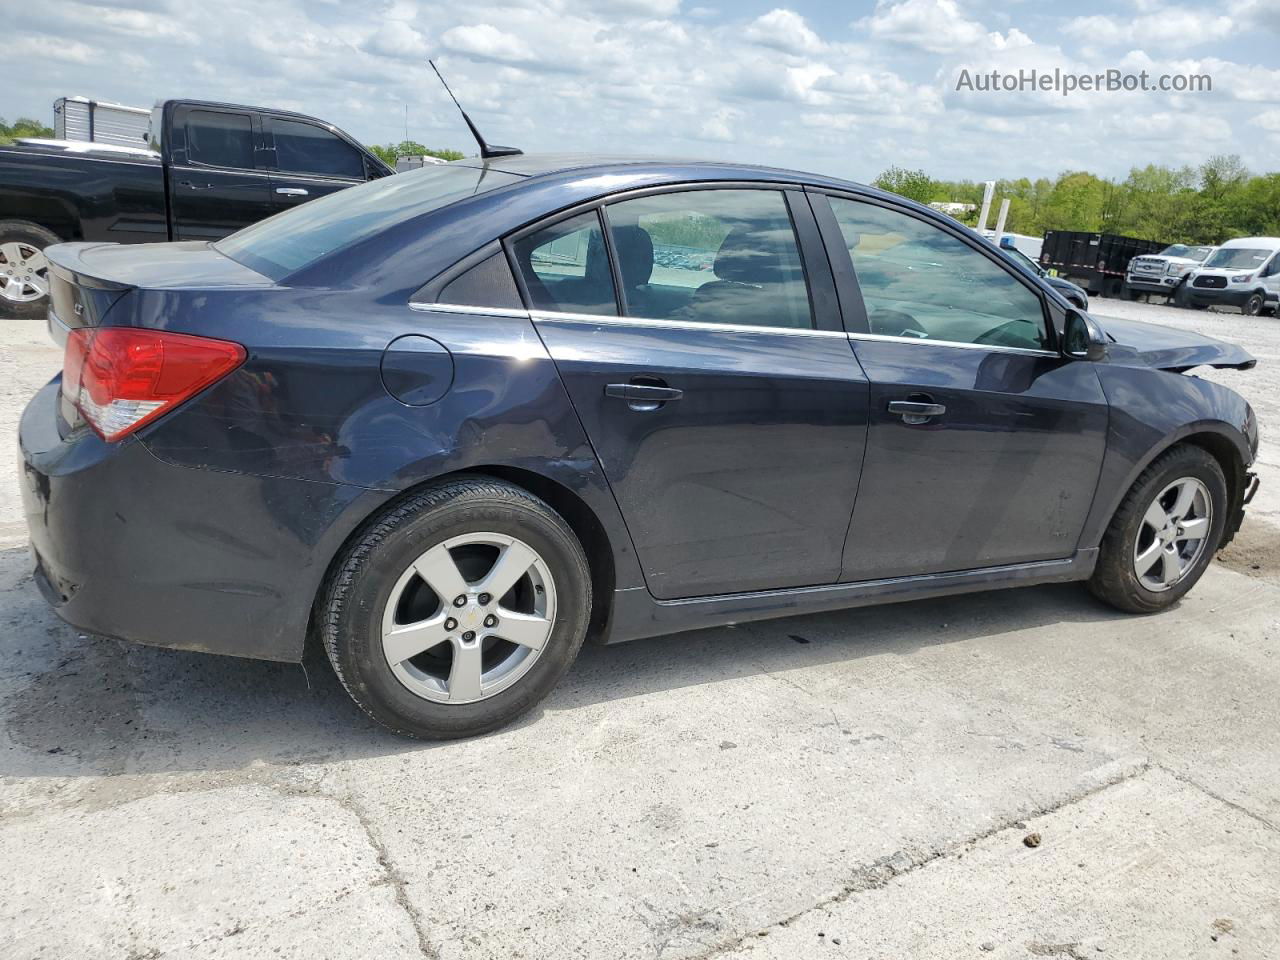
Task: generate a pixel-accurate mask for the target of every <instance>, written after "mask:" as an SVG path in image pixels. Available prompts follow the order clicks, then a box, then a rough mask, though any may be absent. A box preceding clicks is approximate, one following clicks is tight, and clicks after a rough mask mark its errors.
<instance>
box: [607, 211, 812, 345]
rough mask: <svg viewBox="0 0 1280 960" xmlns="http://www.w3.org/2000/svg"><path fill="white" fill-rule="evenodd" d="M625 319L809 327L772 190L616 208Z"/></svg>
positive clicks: (787, 230) (790, 243)
mask: <svg viewBox="0 0 1280 960" xmlns="http://www.w3.org/2000/svg"><path fill="white" fill-rule="evenodd" d="M606 211H607V213H608V215H609V228H610V230H611V231H612V232H613V246H614V249H615V250H616V251H617V257H618V267H619V272H620V273H621V275H622V282H623V288H624V291H623V292H624V298H625V299H624V302H625V306H626V311H627V314H628V315H629V316H635V317H646V318H651V319H657V320H676V321H686V322H697V323H730V324H745V325H748V326H757V327H799V328H810V327H812V326H813V315H812V312H811V310H810V307H809V290H808V287H807V285H806V283H805V277H804V269H803V267H802V266H801V260H800V249H799V246H798V245H797V243H796V236H795V232H794V230H793V229H792V226H791V215H790V213H789V211H788V210H787V202H786V199H785V198H784V197H783V195H782V194H781V193H780V192H778V191H776V190H689V191H684V192H681V193H662V194H657V195H655V196H650V197H640V198H637V199H635V200H623V201H621V202H618V203H613V204H610V205H609V206H608V207H607V208H606Z"/></svg>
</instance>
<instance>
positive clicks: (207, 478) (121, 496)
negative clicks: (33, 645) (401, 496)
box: [19, 382, 386, 660]
mask: <svg viewBox="0 0 1280 960" xmlns="http://www.w3.org/2000/svg"><path fill="white" fill-rule="evenodd" d="M57 392H58V384H57V383H56V382H54V383H51V384H49V385H48V386H46V387H45V388H44V389H42V390H41V391H40V392H39V393H38V394H36V396H35V397H34V398H33V399H32V401H31V402H30V403H29V404H28V406H27V408H26V410H25V411H24V413H23V416H22V421H21V424H20V428H19V448H20V456H21V462H20V464H19V469H20V478H19V483H20V486H21V489H22V499H23V509H24V512H25V514H26V521H27V528H28V531H29V534H30V538H31V549H32V555H33V562H34V568H35V580H36V582H37V584H38V585H39V587H40V589H41V592H42V593H43V594H44V596H45V598H46V599H47V600H48V601H49V603H50V604H51V606H52V607H53V609H54V610H55V612H56V613H57V614H58V616H59V617H61V618H62V619H63V620H66V621H67V622H68V623H70V624H72V625H73V626H75V627H77V628H79V629H81V630H84V631H85V632H88V633H94V634H100V635H104V636H109V637H116V638H119V639H123V640H131V641H135V642H138V643H145V644H151V645H154V646H162V647H174V648H179V649H184V650H199V651H204V652H209V653H224V654H230V655H233V656H241V657H255V658H262V659H268V660H298V659H300V658H301V656H302V650H303V644H304V640H305V636H306V630H307V624H308V620H309V618H310V613H311V605H312V601H313V599H314V597H315V594H316V591H317V589H318V587H319V585H320V583H321V580H322V579H323V576H324V572H325V570H326V568H327V566H328V563H329V560H330V558H331V557H332V556H333V555H334V554H335V552H336V550H337V549H338V546H339V545H340V544H341V542H342V540H343V539H344V538H345V535H346V532H348V531H349V529H351V528H352V527H353V526H354V524H355V523H356V522H357V520H356V519H354V518H355V517H357V516H364V515H365V511H366V501H367V500H368V499H369V498H371V497H375V496H376V498H377V499H378V500H381V499H385V497H386V494H377V495H375V494H373V492H371V491H367V490H364V489H363V488H359V487H350V486H345V485H338V484H324V483H313V482H307V481H301V480H281V479H277V478H271V477H256V476H245V475H239V474H231V473H224V472H217V471H213V470H202V469H193V468H189V467H180V466H174V465H171V464H168V463H165V462H163V461H161V460H159V459H158V458H157V457H155V456H154V455H152V454H151V453H150V452H149V451H148V450H147V448H146V446H145V445H144V444H143V442H142V441H140V440H138V439H128V440H125V441H124V442H122V443H119V444H107V443H104V442H103V441H102V440H101V439H99V438H98V436H97V435H96V434H94V433H92V432H91V431H89V430H86V429H84V428H80V429H78V430H75V431H71V432H70V433H68V434H67V435H66V437H65V439H64V438H63V437H62V435H61V431H60V427H61V429H62V430H65V429H66V427H65V424H62V425H60V424H59V422H58V416H57V402H58V399H57ZM368 509H372V507H371V506H369V507H368Z"/></svg>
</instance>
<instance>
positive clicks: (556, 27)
mask: <svg viewBox="0 0 1280 960" xmlns="http://www.w3.org/2000/svg"><path fill="white" fill-rule="evenodd" d="M698 2H699V0H689V2H688V3H685V4H681V3H680V2H678V0H473V2H472V3H470V4H468V5H466V6H457V5H448V4H439V3H428V2H426V0H354V3H352V2H351V0H347V3H348V5H346V6H344V5H340V4H338V3H337V2H336V0H326V2H317V0H273V3H272V4H271V8H270V15H269V16H264V15H263V13H262V7H261V4H260V0H218V3H217V4H210V3H208V2H201V0H93V3H92V4H88V3H81V2H78V0H59V2H57V3H45V4H40V5H36V6H33V7H31V8H30V9H29V10H24V12H23V24H22V29H21V30H20V31H18V33H16V34H15V35H14V36H13V38H12V39H11V40H10V42H9V45H8V46H7V47H6V48H5V52H4V57H5V61H4V62H5V64H6V66H12V67H13V68H14V69H16V70H18V71H20V74H21V76H23V78H24V80H23V83H21V84H7V85H3V86H0V116H5V117H8V118H10V119H12V118H13V117H15V116H18V115H24V114H25V115H33V116H44V117H49V118H51V110H50V104H51V103H52V101H53V100H54V99H55V98H56V97H58V96H62V95H66V94H74V93H83V94H86V95H89V96H94V97H98V98H100V99H107V100H118V101H121V102H124V103H135V104H139V105H142V106H149V105H150V104H151V103H152V102H153V101H154V99H155V98H156V97H157V96H164V95H167V94H171V93H176V94H181V95H187V96H196V97H204V98H209V99H218V100H226V101H229V102H252V103H263V104H267V105H278V106H281V107H287V108H292V109H296V110H299V111H301V112H304V113H308V114H312V115H315V116H320V117H323V118H325V119H328V120H331V121H333V122H335V123H337V124H338V125H340V126H342V127H343V128H344V129H346V130H347V131H348V132H349V133H351V134H352V135H354V136H356V137H357V138H359V139H362V140H364V141H365V142H373V143H387V142H397V141H399V140H401V139H403V138H404V136H405V119H406V118H405V107H406V105H407V106H408V107H409V111H408V112H409V117H408V121H409V131H408V133H409V137H410V138H411V139H414V140H418V141H420V142H422V143H426V144H429V145H431V146H440V147H456V148H461V149H463V150H468V151H470V150H472V149H474V147H473V145H472V144H471V142H470V139H469V136H468V134H467V132H466V130H465V128H464V127H463V126H462V124H461V122H460V120H459V118H458V116H457V112H456V110H454V108H453V106H452V104H451V103H450V102H449V101H448V99H447V97H446V96H445V94H444V91H443V90H442V89H441V87H440V85H439V82H438V81H437V80H436V79H435V77H434V75H433V74H431V72H430V70H429V68H428V67H427V65H426V58H427V57H428V56H433V57H435V58H436V59H437V62H438V63H439V64H440V66H441V69H442V70H443V71H444V73H445V76H447V77H448V78H449V82H450V83H451V84H452V86H453V88H454V90H455V91H456V92H457V93H458V96H459V97H460V98H461V100H462V102H463V103H464V104H465V105H466V107H467V110H468V112H469V113H470V114H471V115H472V117H473V118H474V119H475V120H476V122H477V123H478V124H479V125H480V127H481V129H483V130H484V132H485V134H486V135H487V136H488V137H490V138H491V139H493V140H495V141H497V142H500V143H514V144H516V145H517V146H520V147H522V148H524V149H526V150H528V151H531V152H532V151H548V150H552V151H566V150H568V151H573V150H578V151H602V152H630V153H647V154H654V153H668V154H677V155H684V156H689V155H706V154H707V153H708V152H715V153H718V154H720V155H722V156H724V157H726V158H729V159H735V158H736V159H746V160H751V161H759V162H762V163H768V164H776V165H779V166H797V167H801V168H807V169H814V170H818V171H822V172H827V173H832V174H835V175H838V176H846V177H850V178H852V179H863V180H865V179H870V178H872V177H874V176H875V175H876V174H877V173H878V172H879V171H880V170H882V169H883V168H884V167H886V166H889V165H890V164H899V165H904V164H905V165H911V166H921V167H924V168H925V169H927V170H929V171H930V172H931V173H932V174H934V175H935V176H939V177H966V176H967V177H975V178H976V177H979V176H982V177H985V176H1004V175H1010V176H1021V175H1028V176H1046V175H1047V176H1052V175H1055V174H1056V173H1058V172H1059V171H1061V170H1062V169H1065V168H1068V167H1077V168H1085V169H1092V170H1095V171H1097V172H1099V173H1104V174H1108V175H1119V176H1123V175H1124V174H1125V172H1126V171H1127V169H1128V167H1129V166H1131V165H1135V164H1138V165H1140V164H1143V163H1146V162H1148V161H1149V160H1152V159H1155V160H1157V161H1158V162H1166V163H1179V164H1180V163H1184V162H1185V163H1196V162H1200V161H1202V160H1203V159H1204V157H1205V156H1206V155H1207V154H1209V153H1213V152H1218V153H1240V154H1241V155H1242V156H1243V157H1244V159H1245V162H1246V163H1248V164H1249V165H1251V166H1252V167H1254V168H1255V169H1259V170H1266V169H1274V168H1276V167H1277V166H1280V161H1278V160H1277V159H1276V156H1277V155H1276V153H1275V145H1276V143H1277V140H1276V139H1275V138H1274V137H1273V136H1271V134H1272V133H1275V134H1280V130H1275V127H1276V125H1277V124H1278V123H1280V118H1277V116H1276V113H1277V111H1278V110H1280V63H1277V62H1276V61H1275V58H1274V57H1273V56H1272V55H1271V54H1272V51H1274V49H1276V48H1275V43H1274V41H1275V34H1272V33H1268V32H1266V29H1265V28H1266V26H1267V25H1268V24H1269V25H1271V26H1273V27H1280V0H1242V5H1241V6H1240V7H1239V8H1232V9H1231V10H1230V11H1226V10H1225V9H1223V8H1218V9H1211V8H1209V7H1205V6H1204V5H1203V4H1200V3H1194V2H1192V0H1127V2H1125V3H1123V4H1113V5H1112V6H1110V7H1108V8H1101V7H1094V8H1092V9H1090V8H1084V9H1080V8H1071V9H1070V10H1064V9H1061V8H1058V9H1054V8H1050V7H1046V6H1044V5H1040V6H1036V5H1033V4H1028V3H1008V2H1006V3H1004V4H997V3H995V2H994V0H880V2H879V3H878V4H877V5H875V7H874V10H872V11H871V12H870V14H869V15H868V16H867V17H865V18H864V19H862V20H860V21H858V22H857V23H855V24H852V25H850V24H847V23H842V24H839V25H835V26H832V25H831V24H830V21H831V19H832V18H831V16H830V12H829V10H824V9H822V8H821V6H820V5H819V4H820V0H772V2H771V3H769V4H764V5H762V6H759V7H756V8H753V9H751V10H750V11H749V12H748V11H746V10H744V9H743V8H742V7H741V6H740V5H738V6H734V5H729V4H719V3H718V2H717V0H701V3H700V4H699V5H697V6H695V5H694V4H695V3H698ZM867 7H868V8H870V7H871V5H870V4H867ZM1093 10H1104V11H1105V16H1106V18H1109V19H1108V20H1107V22H1106V24H1105V27H1106V29H1108V30H1109V29H1111V27H1112V26H1113V25H1118V26H1119V27H1120V28H1121V29H1122V30H1128V31H1131V32H1130V33H1129V34H1127V35H1126V36H1127V38H1128V39H1126V40H1124V41H1116V40H1114V39H1108V37H1107V35H1106V32H1105V30H1103V31H1084V32H1087V33H1088V35H1087V36H1085V35H1083V34H1082V33H1081V32H1080V31H1079V30H1077V32H1076V33H1069V32H1068V31H1067V29H1066V28H1067V26H1068V24H1071V23H1072V22H1073V21H1077V22H1078V21H1080V20H1082V19H1083V18H1084V17H1085V16H1086V15H1088V14H1089V13H1091V12H1092V11H1093ZM100 11H106V13H103V14H102V15H101V16H100V15H99V12H100ZM764 11H767V12H764ZM140 12H141V13H144V14H145V17H144V16H141V15H140ZM1225 15H1229V16H1230V17H1232V18H1233V19H1234V20H1235V21H1236V22H1237V27H1238V29H1237V31H1236V32H1234V33H1232V34H1231V35H1230V36H1228V37H1225V38H1223V39H1221V40H1214V39H1212V37H1210V38H1209V39H1207V40H1205V41H1204V45H1203V46H1199V47H1194V48H1192V49H1194V50H1195V52H1196V53H1197V54H1202V55H1200V56H1195V57H1193V56H1190V55H1188V54H1187V53H1186V52H1184V51H1185V49H1186V48H1185V46H1179V42H1178V41H1177V40H1176V38H1175V39H1174V41H1172V42H1169V43H1165V42H1157V41H1156V40H1155V39H1154V37H1155V36H1156V35H1154V34H1152V33H1150V32H1149V31H1139V30H1137V29H1136V28H1135V27H1134V24H1151V23H1156V24H1157V25H1159V24H1172V23H1190V24H1193V25H1197V26H1195V28H1194V29H1193V33H1195V35H1196V37H1197V38H1199V37H1200V35H1201V32H1202V31H1201V32H1197V31H1199V26H1198V25H1203V24H1205V23H1207V24H1209V30H1210V32H1211V33H1212V31H1213V30H1215V29H1218V28H1216V27H1214V23H1216V19H1215V18H1218V17H1221V16H1225ZM1185 16H1189V17H1191V19H1190V20H1179V19H1177V18H1180V17H1185ZM1112 21H1114V24H1113V22H1112ZM85 23H94V24H95V25H96V26H97V27H98V29H95V30H90V31H86V30H85V28H84V25H85ZM245 24H253V28H252V29H246V27H245ZM149 26H153V27H154V29H149ZM1073 29H1074V28H1073ZM1179 29H1181V28H1179ZM192 37H195V38H198V43H192V42H191V39H190V38H192ZM1037 41H1038V42H1037ZM1055 66H1057V67H1060V68H1061V69H1063V70H1070V71H1074V72H1096V71H1098V70H1103V69H1106V68H1107V67H1117V66H1118V67H1121V68H1122V69H1125V70H1133V71H1137V70H1140V69H1147V70H1148V71H1149V72H1150V73H1152V74H1159V73H1208V74H1211V75H1212V77H1213V91H1212V93H1211V94H1179V95H1165V94H1146V95H1144V94H1121V93H1114V94H1108V93H1100V94H1087V95H1081V94H1076V95H1073V96H1071V97H1068V98H1063V97H1061V96H1059V95H1056V94H1052V93H1050V94H1003V93H999V94H982V95H977V94H966V95H957V93H956V92H955V90H954V86H955V71H956V70H957V69H958V68H960V67H967V68H969V69H970V70H973V71H977V70H980V69H983V70H990V69H995V68H998V69H1000V70H1002V71H1008V70H1018V69H1021V68H1031V67H1034V68H1037V69H1039V70H1042V71H1043V70H1049V71H1052V69H1053V68H1054V67H1055ZM174 76H182V77H185V78H186V80H185V81H184V82H183V84H182V86H181V89H177V88H171V87H170V86H169V85H168V84H167V83H165V82H162V80H163V78H165V77H174ZM157 78H161V79H160V80H158V79H157ZM158 83H159V84H160V86H157V84H158ZM1269 131H1270V133H1269Z"/></svg>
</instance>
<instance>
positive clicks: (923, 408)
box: [889, 400, 947, 424]
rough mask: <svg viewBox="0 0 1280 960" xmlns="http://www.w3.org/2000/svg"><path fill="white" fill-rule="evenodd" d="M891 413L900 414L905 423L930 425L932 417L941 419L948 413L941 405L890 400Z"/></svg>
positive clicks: (918, 401)
mask: <svg viewBox="0 0 1280 960" xmlns="http://www.w3.org/2000/svg"><path fill="white" fill-rule="evenodd" d="M889 412H890V413H896V414H900V415H901V416H902V422H903V423H911V424H919V423H928V422H929V420H930V419H931V418H932V417H940V416H942V415H943V414H944V413H946V412H947V408H946V406H945V405H943V404H941V403H926V402H924V401H921V400H890V401H889Z"/></svg>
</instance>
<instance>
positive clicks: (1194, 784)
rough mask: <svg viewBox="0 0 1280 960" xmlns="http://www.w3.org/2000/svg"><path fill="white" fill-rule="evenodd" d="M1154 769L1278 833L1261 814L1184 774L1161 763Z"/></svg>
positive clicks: (1279, 828) (1274, 826)
mask: <svg viewBox="0 0 1280 960" xmlns="http://www.w3.org/2000/svg"><path fill="white" fill-rule="evenodd" d="M1155 767H1156V769H1158V770H1161V771H1163V772H1164V773H1167V774H1168V775H1169V776H1171V777H1173V779H1175V780H1177V781H1178V782H1179V783H1185V784H1186V785H1187V786H1189V787H1191V788H1192V789H1194V790H1199V791H1200V792H1201V793H1203V794H1204V795H1205V796H1206V797H1210V798H1211V799H1213V800H1217V801H1218V803H1221V804H1223V805H1224V806H1228V807H1230V808H1231V809H1232V810H1235V811H1236V812H1237V813H1242V814H1244V815H1245V816H1246V817H1248V818H1249V819H1250V820H1254V821H1256V822H1257V823H1260V824H1262V825H1263V826H1264V827H1266V828H1267V829H1268V830H1274V831H1276V832H1277V833H1280V825H1277V824H1275V823H1272V822H1271V821H1270V820H1268V819H1267V818H1266V817H1264V816H1263V815H1262V814H1260V813H1254V812H1253V811H1252V810H1250V809H1249V808H1248V807H1246V806H1243V805H1241V804H1239V803H1236V802H1235V801H1234V800H1228V799H1227V798H1226V797H1224V796H1223V795H1222V794H1220V793H1216V792H1215V791H1213V790H1210V789H1209V788H1208V787H1206V786H1205V785H1204V784H1202V783H1199V782H1198V781H1196V780H1193V779H1192V778H1191V777H1189V776H1188V775H1187V774H1185V773H1179V772H1178V771H1177V770H1174V769H1172V768H1170V767H1166V766H1165V765H1164V764H1162V763H1157V764H1155Z"/></svg>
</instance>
